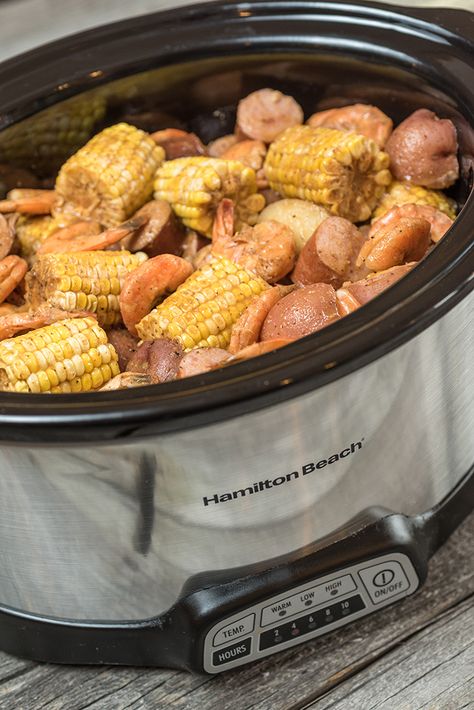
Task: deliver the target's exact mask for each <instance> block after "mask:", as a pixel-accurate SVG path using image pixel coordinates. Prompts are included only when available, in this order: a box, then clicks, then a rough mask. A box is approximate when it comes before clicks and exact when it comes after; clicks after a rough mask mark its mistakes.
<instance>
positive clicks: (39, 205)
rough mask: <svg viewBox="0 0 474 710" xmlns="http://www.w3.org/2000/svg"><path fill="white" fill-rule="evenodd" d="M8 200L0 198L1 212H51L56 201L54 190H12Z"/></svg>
mask: <svg viewBox="0 0 474 710" xmlns="http://www.w3.org/2000/svg"><path fill="white" fill-rule="evenodd" d="M7 198H8V199H6V200H0V212H20V213H21V214H50V213H51V210H52V208H53V206H54V203H55V202H56V193H55V191H54V190H28V189H24V190H21V189H15V190H11V191H10V192H9V193H8V195H7Z"/></svg>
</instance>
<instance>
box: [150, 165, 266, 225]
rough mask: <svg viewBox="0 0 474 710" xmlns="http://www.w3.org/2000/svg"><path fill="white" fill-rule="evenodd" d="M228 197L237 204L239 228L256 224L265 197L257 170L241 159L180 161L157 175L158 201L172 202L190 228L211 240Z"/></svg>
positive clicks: (174, 208) (156, 190)
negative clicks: (220, 207) (259, 190)
mask: <svg viewBox="0 0 474 710" xmlns="http://www.w3.org/2000/svg"><path fill="white" fill-rule="evenodd" d="M224 197H228V198H230V199H232V200H233V201H234V203H235V214H236V221H237V224H236V229H239V228H240V227H241V226H242V225H243V224H252V225H253V224H255V223H256V221H257V215H258V213H259V212H261V210H263V208H264V207H265V198H264V197H263V195H260V194H257V177H256V174H255V171H254V170H253V169H252V168H249V167H246V166H245V165H243V164H242V163H240V162H239V161H237V160H222V159H220V158H204V157H191V158H177V159H176V160H168V161H167V162H166V163H165V164H164V165H162V167H161V168H160V169H159V170H158V172H157V174H156V179H155V198H157V199H161V200H166V202H169V203H170V205H171V206H172V208H173V210H174V212H175V213H176V214H177V215H178V217H181V219H182V220H183V222H184V224H185V225H186V226H187V227H189V228H190V229H194V230H196V232H200V233H201V234H205V235H206V236H208V237H210V236H211V231H212V223H213V221H214V216H215V212H216V209H217V206H218V204H219V202H220V201H221V200H222V199H223V198H224Z"/></svg>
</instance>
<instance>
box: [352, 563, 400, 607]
mask: <svg viewBox="0 0 474 710" xmlns="http://www.w3.org/2000/svg"><path fill="white" fill-rule="evenodd" d="M358 574H359V577H360V578H361V579H362V581H363V583H364V586H365V588H366V589H367V592H368V594H369V597H370V598H371V600H372V602H373V603H374V604H381V603H382V602H383V601H385V600H386V599H391V598H392V597H396V596H398V595H399V594H402V593H403V592H406V591H407V590H408V589H409V588H410V582H409V581H408V578H407V576H406V574H405V572H404V570H403V567H402V565H401V564H400V562H396V561H395V560H388V561H386V562H380V563H379V564H375V565H371V566H368V567H365V568H364V569H361V570H359V572H358Z"/></svg>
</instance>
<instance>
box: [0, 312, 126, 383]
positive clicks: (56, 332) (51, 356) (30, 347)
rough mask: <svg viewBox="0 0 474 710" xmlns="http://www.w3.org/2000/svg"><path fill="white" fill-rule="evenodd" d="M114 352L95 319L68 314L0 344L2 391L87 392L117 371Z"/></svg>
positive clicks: (116, 360)
mask: <svg viewBox="0 0 474 710" xmlns="http://www.w3.org/2000/svg"><path fill="white" fill-rule="evenodd" d="M119 372H120V369H119V366H118V356H117V353H116V352H115V348H114V347H113V345H111V344H110V343H109V342H108V341H107V335H106V333H105V332H104V331H103V330H102V328H101V327H100V326H99V325H97V322H96V320H95V319H94V318H68V319H66V320H62V321H58V322H57V323H54V324H53V325H48V326H45V327H44V328H38V329H37V330H33V331H31V332H30V333H26V334H25V335H19V336H17V337H16V338H9V339H8V340H3V341H2V342H0V390H3V391H8V392H36V393H43V392H52V393H59V392H87V391H89V390H96V389H99V388H100V387H102V385H105V383H106V382H108V381H109V380H111V379H112V377H115V375H118V374H119Z"/></svg>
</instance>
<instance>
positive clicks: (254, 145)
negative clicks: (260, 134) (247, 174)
mask: <svg viewBox="0 0 474 710" xmlns="http://www.w3.org/2000/svg"><path fill="white" fill-rule="evenodd" d="M266 154H267V146H266V145H265V143H264V142H263V141H252V140H246V141H239V142H238V143H236V144H235V145H233V146H231V147H230V148H228V149H227V150H226V151H225V152H224V153H223V154H222V155H221V158H223V159H224V160H239V161H240V162H241V163H243V164H244V165H247V166H248V167H249V168H252V170H255V173H256V175H257V187H258V189H259V190H264V189H265V188H267V187H268V180H267V177H266V175H265V172H264V170H263V163H264V162H265V156H266Z"/></svg>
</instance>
